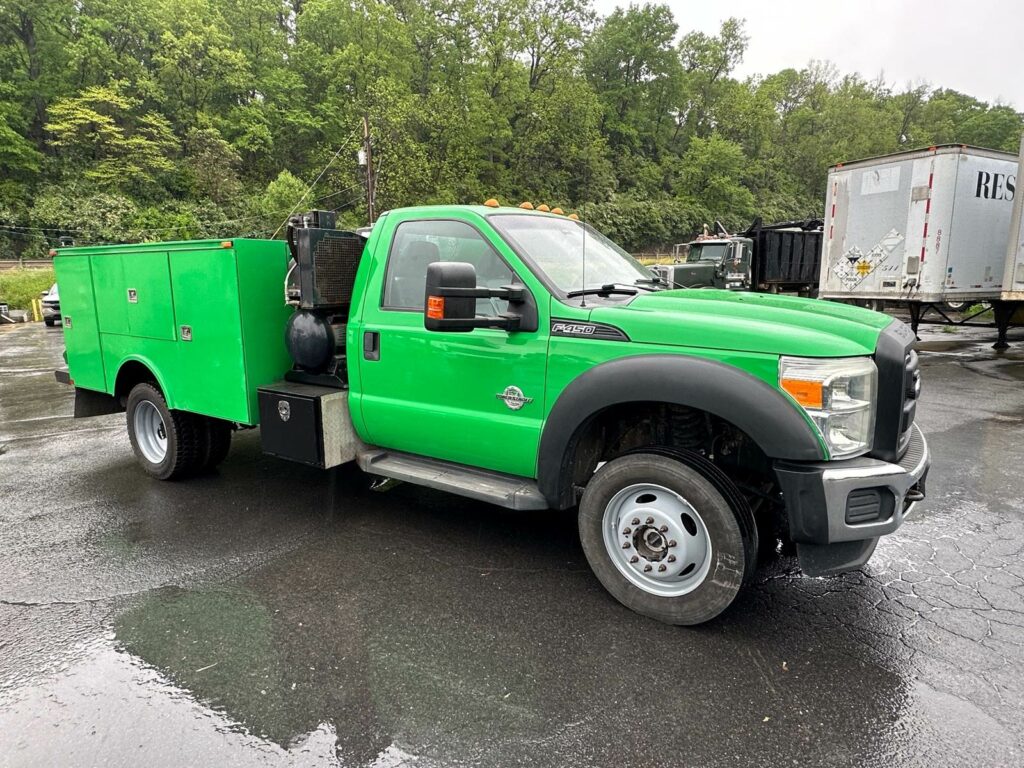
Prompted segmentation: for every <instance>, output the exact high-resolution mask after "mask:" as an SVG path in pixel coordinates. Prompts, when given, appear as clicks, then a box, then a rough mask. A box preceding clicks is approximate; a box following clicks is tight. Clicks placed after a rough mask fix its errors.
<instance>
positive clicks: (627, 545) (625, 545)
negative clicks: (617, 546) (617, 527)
mask: <svg viewBox="0 0 1024 768" xmlns="http://www.w3.org/2000/svg"><path fill="white" fill-rule="evenodd" d="M630 546H631V545H630V543H629V542H628V541H624V542H622V548H623V549H629V547H630Z"/></svg>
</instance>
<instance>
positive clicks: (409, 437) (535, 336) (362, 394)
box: [349, 209, 550, 477]
mask: <svg viewBox="0 0 1024 768" xmlns="http://www.w3.org/2000/svg"><path fill="white" fill-rule="evenodd" d="M420 218H423V219H429V218H436V217H431V216H429V215H424V216H421V217H420ZM444 218H445V219H446V220H449V221H450V220H459V221H463V222H466V223H468V224H470V225H472V226H473V227H475V228H476V230H477V231H478V232H480V234H481V235H482V236H483V237H484V238H485V239H486V240H487V241H488V242H489V243H490V245H491V246H492V247H493V248H494V249H495V250H496V251H497V252H498V253H499V254H500V255H501V256H502V257H503V258H504V260H505V262H506V263H507V264H508V265H509V266H510V267H511V268H512V269H513V270H514V271H515V272H516V274H517V275H518V276H519V277H520V278H521V279H522V281H523V282H524V284H525V285H526V287H527V288H528V289H529V290H530V291H531V292H532V293H533V295H534V296H535V297H536V299H537V303H538V314H539V327H538V330H537V331H532V332H519V333H507V332H505V331H500V330H490V329H487V330H476V331H473V332H471V333H439V332H433V331H428V330H426V329H425V328H424V327H423V313H422V312H417V311H395V310H384V309H381V307H380V302H381V296H382V290H381V288H382V282H383V278H384V260H385V255H386V253H387V246H388V243H390V242H391V239H392V234H393V232H394V224H396V223H400V222H399V221H394V220H391V221H384V222H383V224H382V223H381V222H380V221H378V223H377V226H378V227H380V228H381V232H380V234H379V235H378V237H379V238H380V240H379V241H377V244H376V249H377V250H376V252H375V257H376V258H375V266H374V268H373V269H372V270H369V271H368V272H367V274H366V275H365V278H364V279H365V286H366V288H365V296H364V297H363V304H362V318H361V322H360V325H359V326H358V331H357V334H358V335H357V336H356V338H353V337H352V336H351V335H350V336H349V344H350V345H352V344H354V345H355V349H357V350H361V349H362V338H361V334H362V333H363V332H367V331H372V332H377V333H379V334H380V359H379V360H366V359H365V358H364V357H363V356H362V355H361V354H360V355H358V359H359V378H358V383H356V384H355V386H353V382H352V381H351V380H350V382H349V384H350V386H353V390H354V391H356V392H357V397H358V404H357V405H352V406H350V407H353V408H355V407H358V408H359V410H360V418H359V419H358V420H357V421H356V423H357V425H358V428H359V429H361V430H362V431H363V432H364V433H365V435H366V438H367V439H368V440H369V441H370V442H373V443H376V444H377V445H381V446H384V447H386V448H394V449H397V450H402V451H408V452H410V453H417V454H421V455H425V456H432V457H435V458H439V459H446V460H449V461H455V462H459V463H462V464H469V465H472V466H477V467H484V468H486V469H494V470H498V471H502V472H508V473H510V474H514V475H520V476H524V477H532V476H535V472H536V463H537V448H538V445H539V442H540V435H541V428H542V426H543V423H544V411H545V402H544V380H545V375H546V368H547V364H548V357H547V350H548V329H549V326H550V320H549V316H548V306H549V299H548V296H547V294H546V293H544V292H543V289H542V288H541V287H540V286H539V284H538V283H537V282H536V281H535V279H534V278H533V275H532V274H531V273H530V272H529V270H528V269H527V268H526V267H525V265H523V264H522V263H521V262H520V261H519V259H518V257H517V256H516V254H515V253H513V252H512V251H511V249H509V248H508V247H507V246H506V245H505V243H504V242H502V241H500V240H498V239H497V237H496V236H495V235H494V233H493V231H492V230H491V228H490V227H489V225H488V224H487V223H486V222H485V221H484V220H483V219H481V218H480V217H478V216H475V215H473V214H472V213H467V212H466V211H464V210H459V209H455V210H454V212H453V214H452V215H450V216H445V217H444ZM404 220H406V219H402V221H404ZM439 231H440V230H439ZM371 245H372V244H371ZM382 249H383V250H382ZM424 273H425V270H424ZM350 348H351V347H350ZM507 387H518V388H519V389H520V390H522V393H523V395H524V397H526V398H528V400H529V401H528V402H525V403H524V404H523V405H522V407H521V408H519V409H517V410H513V409H511V408H509V406H508V405H506V402H505V401H504V400H502V399H501V398H500V397H499V395H501V394H503V393H504V391H505V389H506V388H507ZM350 403H352V400H351V399H350Z"/></svg>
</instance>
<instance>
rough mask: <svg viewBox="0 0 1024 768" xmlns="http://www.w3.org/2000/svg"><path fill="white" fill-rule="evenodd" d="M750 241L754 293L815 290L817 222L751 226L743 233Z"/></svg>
mask: <svg viewBox="0 0 1024 768" xmlns="http://www.w3.org/2000/svg"><path fill="white" fill-rule="evenodd" d="M744 234H745V235H746V236H747V237H749V238H751V239H752V240H753V241H754V255H753V258H752V259H751V267H752V268H753V285H754V286H755V290H762V291H763V290H770V291H799V290H808V289H812V288H817V287H818V281H819V279H820V277H821V235H822V232H821V222H820V221H812V222H783V223H779V224H769V225H761V224H755V225H754V226H753V227H751V228H750V229H749V230H747V231H746V232H745V233H744Z"/></svg>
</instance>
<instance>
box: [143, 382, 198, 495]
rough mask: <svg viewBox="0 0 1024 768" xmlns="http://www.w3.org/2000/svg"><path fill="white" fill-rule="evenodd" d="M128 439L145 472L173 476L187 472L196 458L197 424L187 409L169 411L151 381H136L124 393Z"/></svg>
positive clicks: (167, 478) (178, 476) (171, 478)
mask: <svg viewBox="0 0 1024 768" xmlns="http://www.w3.org/2000/svg"><path fill="white" fill-rule="evenodd" d="M126 410H127V421H128V439H129V440H131V444H132V450H133V451H135V457H136V458H137V459H138V460H139V464H141V465H142V468H143V469H144V470H145V471H146V473H147V474H149V475H152V476H153V477H155V478H157V479H158V480H173V479H176V478H180V477H182V476H184V475H186V474H188V473H189V472H190V471H191V470H192V469H194V468H195V467H196V464H197V461H198V459H199V458H200V454H199V449H200V448H201V445H200V441H199V431H200V429H201V425H199V424H197V423H196V419H195V418H194V417H193V416H192V414H190V413H185V412H184V411H172V410H171V409H169V408H168V407H167V401H166V400H165V399H164V396H163V394H162V393H161V392H160V390H159V389H157V388H156V387H155V386H154V385H153V384H148V383H144V384H136V385H135V386H134V387H133V388H132V391H131V393H130V394H129V395H128V403H127V409H126Z"/></svg>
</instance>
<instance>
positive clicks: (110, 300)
mask: <svg viewBox="0 0 1024 768" xmlns="http://www.w3.org/2000/svg"><path fill="white" fill-rule="evenodd" d="M88 258H89V261H90V262H91V264H92V279H93V287H94V290H95V296H96V316H97V320H98V325H99V331H100V333H116V334H119V335H121V336H128V335H130V334H131V331H130V330H129V328H128V295H127V288H126V286H125V282H124V264H123V261H122V258H121V254H119V253H102V254H97V255H95V256H89V257H88ZM58 285H59V283H58ZM61 299H62V301H61V306H63V297H61ZM74 319H76V318H74V316H73V315H72V320H74Z"/></svg>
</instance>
